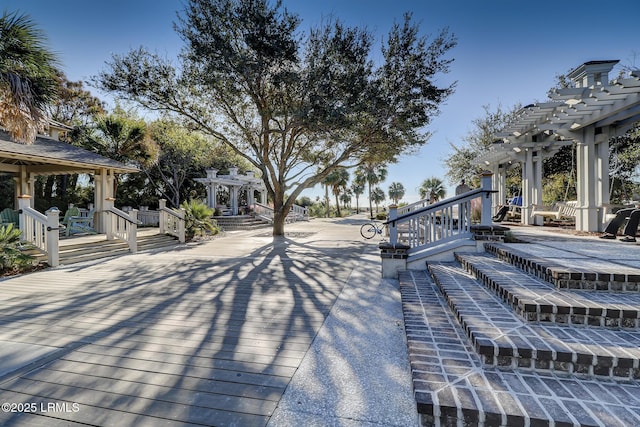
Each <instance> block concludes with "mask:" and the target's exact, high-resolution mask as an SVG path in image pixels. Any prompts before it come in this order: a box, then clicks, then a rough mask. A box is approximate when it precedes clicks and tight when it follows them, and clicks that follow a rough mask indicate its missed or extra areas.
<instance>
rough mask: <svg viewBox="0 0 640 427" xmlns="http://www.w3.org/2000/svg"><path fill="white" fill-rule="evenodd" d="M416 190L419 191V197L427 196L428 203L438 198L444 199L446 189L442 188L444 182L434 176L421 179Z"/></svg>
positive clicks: (424, 197)
mask: <svg viewBox="0 0 640 427" xmlns="http://www.w3.org/2000/svg"><path fill="white" fill-rule="evenodd" d="M418 191H419V192H420V198H422V199H426V198H427V197H429V202H430V203H435V202H437V201H438V200H440V199H444V197H445V195H446V194H447V191H446V190H445V188H444V182H442V180H441V179H439V178H436V177H431V178H427V179H425V180H424V181H422V184H420V188H419V189H418Z"/></svg>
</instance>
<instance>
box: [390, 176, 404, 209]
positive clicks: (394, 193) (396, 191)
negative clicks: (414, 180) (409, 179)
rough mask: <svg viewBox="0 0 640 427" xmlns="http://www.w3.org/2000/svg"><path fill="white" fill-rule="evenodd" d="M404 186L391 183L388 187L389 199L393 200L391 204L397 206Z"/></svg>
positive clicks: (398, 183)
mask: <svg viewBox="0 0 640 427" xmlns="http://www.w3.org/2000/svg"><path fill="white" fill-rule="evenodd" d="M404 192H405V191H404V185H402V183H400V182H392V183H391V185H390V186H389V198H390V199H391V200H393V204H394V205H397V204H398V201H399V200H400V199H402V198H403V197H404Z"/></svg>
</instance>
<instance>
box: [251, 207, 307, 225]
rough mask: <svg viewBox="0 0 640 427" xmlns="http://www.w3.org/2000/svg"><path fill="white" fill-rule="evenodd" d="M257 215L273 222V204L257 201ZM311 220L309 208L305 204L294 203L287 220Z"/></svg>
mask: <svg viewBox="0 0 640 427" xmlns="http://www.w3.org/2000/svg"><path fill="white" fill-rule="evenodd" d="M255 213H256V216H259V217H260V218H263V219H266V220H267V221H269V222H271V223H273V208H272V207H271V206H267V205H263V204H262V203H257V202H256V206H255ZM297 221H309V209H308V208H305V207H303V206H298V205H293V206H291V210H290V211H289V213H288V214H287V218H286V219H285V222H297Z"/></svg>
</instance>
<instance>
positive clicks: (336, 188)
mask: <svg viewBox="0 0 640 427" xmlns="http://www.w3.org/2000/svg"><path fill="white" fill-rule="evenodd" d="M324 182H325V184H326V185H327V187H331V192H332V193H333V195H334V196H335V197H336V209H337V216H342V214H341V213H340V203H339V201H338V197H339V196H340V193H342V190H343V189H345V188H346V187H347V183H348V182H349V171H347V170H346V169H345V168H338V169H335V170H333V171H332V172H331V173H330V174H329V175H328V176H327V177H326V178H325V180H324Z"/></svg>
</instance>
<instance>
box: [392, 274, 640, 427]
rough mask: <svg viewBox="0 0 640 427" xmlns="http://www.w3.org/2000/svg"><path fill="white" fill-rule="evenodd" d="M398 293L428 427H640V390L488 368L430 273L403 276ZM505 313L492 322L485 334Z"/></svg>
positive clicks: (631, 384) (632, 384) (556, 375)
mask: <svg viewBox="0 0 640 427" xmlns="http://www.w3.org/2000/svg"><path fill="white" fill-rule="evenodd" d="M444 267H447V268H449V267H448V266H446V265H444V266H443V268H444ZM451 268H455V266H451ZM399 286H400V292H401V295H402V308H403V313H404V319H405V329H406V334H407V344H408V347H409V358H410V362H411V370H412V373H413V385H414V396H415V398H416V402H417V407H418V412H419V413H420V414H421V422H422V425H443V426H450V425H451V426H453V425H485V426H486V425H503V426H525V425H527V426H561V425H562V426H574V425H584V426H614V425H616V426H632V425H639V421H640V415H639V414H640V398H637V397H636V396H638V383H637V382H635V381H624V380H621V381H618V380H616V379H615V378H613V379H609V378H608V379H606V380H605V383H604V384H602V385H601V382H600V381H596V380H594V379H593V378H584V377H581V376H578V375H566V374H562V373H556V372H553V371H545V372H543V373H538V372H536V371H534V370H522V369H508V368H500V369H496V368H492V367H486V366H482V364H481V360H480V358H479V356H478V355H477V354H476V353H474V352H473V349H472V348H471V345H470V344H469V340H468V338H467V336H466V335H467V334H466V333H465V330H463V328H462V327H461V325H460V323H459V322H457V321H456V319H455V317H454V316H452V315H451V311H450V310H449V307H448V303H447V300H446V299H445V298H444V297H443V295H442V294H441V293H440V291H439V289H438V286H437V285H436V284H435V283H434V282H433V280H432V278H431V277H430V275H429V273H428V272H427V271H424V270H422V271H418V270H406V271H401V272H400V273H399ZM469 286H470V287H473V286H476V287H478V288H479V289H481V288H480V287H479V285H477V284H476V285H469ZM491 297H492V298H493V299H494V300H495V297H494V296H493V295H491ZM481 303H483V302H481ZM496 303H497V301H496ZM498 305H502V304H499V303H498ZM470 307H471V306H470ZM502 307H503V308H504V305H502ZM502 313H503V311H502V310H498V311H496V312H495V314H493V315H491V316H489V317H487V325H486V327H487V328H488V327H491V325H492V323H493V322H498V321H499V319H500V317H501V315H502ZM463 325H464V324H463ZM555 328H556V329H561V328H560V327H555ZM564 329H565V330H566V328H564ZM575 329H578V328H575ZM581 330H584V328H583V329H581ZM510 335H511V332H510V331H509V336H510ZM500 336H501V335H500V332H496V333H493V334H492V338H493V339H495V340H498V339H499V337H500ZM636 344H637V341H636ZM635 347H637V345H635V346H634V348H635Z"/></svg>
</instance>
